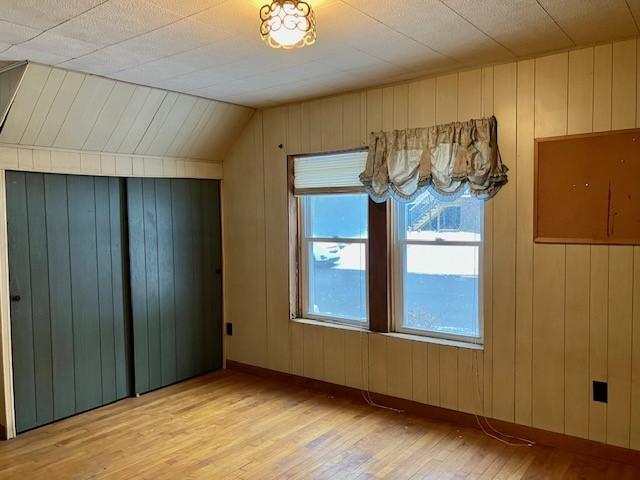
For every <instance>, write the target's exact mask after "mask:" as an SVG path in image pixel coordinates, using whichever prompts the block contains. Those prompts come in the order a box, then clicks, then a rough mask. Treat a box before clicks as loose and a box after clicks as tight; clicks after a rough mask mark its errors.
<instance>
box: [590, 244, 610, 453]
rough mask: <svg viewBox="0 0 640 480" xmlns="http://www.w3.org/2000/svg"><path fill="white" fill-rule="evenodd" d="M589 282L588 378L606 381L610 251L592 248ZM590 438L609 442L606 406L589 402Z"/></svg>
mask: <svg viewBox="0 0 640 480" xmlns="http://www.w3.org/2000/svg"><path fill="white" fill-rule="evenodd" d="M590 256H591V259H590V264H591V276H590V279H589V283H590V291H589V378H590V380H598V381H601V382H606V381H607V377H608V375H607V343H608V342H607V323H608V306H607V303H608V299H607V297H608V291H609V247H606V246H592V247H591V252H590ZM590 392H591V389H590ZM589 438H590V439H591V440H595V441H599V442H604V441H606V438H607V404H606V403H600V402H593V401H590V402H589Z"/></svg>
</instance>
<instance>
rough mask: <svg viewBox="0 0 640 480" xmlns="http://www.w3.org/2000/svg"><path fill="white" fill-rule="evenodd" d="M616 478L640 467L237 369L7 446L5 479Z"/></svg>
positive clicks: (636, 474)
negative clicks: (514, 440)
mask: <svg viewBox="0 0 640 480" xmlns="http://www.w3.org/2000/svg"><path fill="white" fill-rule="evenodd" d="M9 478H11V479H17V478H20V479H46V480H55V479H65V480H66V479H88V478H91V479H94V478H95V479H118V480H119V479H129V478H136V479H154V480H162V479H175V478H180V479H225V480H226V479H231V480H249V479H275V478H277V479H289V480H294V479H349V480H365V479H381V478H389V479H394V480H396V479H405V480H408V479H411V480H416V479H438V480H442V479H456V480H460V479H545V478H548V479H578V478H580V479H589V478H594V479H607V478H615V479H616V480H621V479H626V478H629V479H631V478H640V469H639V468H635V467H631V466H629V465H623V464H619V463H614V462H608V461H606V460H602V459H596V458H591V457H586V456H580V455H574V454H572V453H569V452H565V451H562V450H558V449H554V448H548V447H540V446H539V447H533V448H527V447H520V448H517V447H511V446H507V445H504V444H503V443H500V442H498V441H496V440H494V439H492V438H489V437H487V436H486V435H484V434H483V433H482V432H480V431H478V430H475V429H470V428H460V427H456V426H455V425H450V424H447V423H444V422H436V421H431V420H429V419H426V418H422V417H419V416H414V415H408V414H398V413H394V412H390V411H387V410H382V409H377V408H374V407H370V406H369V405H367V404H366V403H364V401H363V402H357V401H353V400H348V399H344V398H334V397H331V396H329V395H327V394H323V393H321V392H317V391H312V390H306V389H303V388H299V387H294V386H288V385H284V384H283V383H279V382H275V381H270V380H265V379H262V378H257V377H253V376H250V375H246V374H241V373H236V372H224V371H223V372H217V373H215V374H211V375H207V376H203V377H199V378H196V379H193V380H189V381H187V382H183V383H180V384H177V385H174V386H171V387H167V388H165V389H162V390H158V391H155V392H152V393H149V394H147V395H144V396H142V397H141V398H130V399H126V400H123V401H120V402H118V403H114V404H112V405H109V406H106V407H103V408H100V409H97V410H93V411H91V412H87V413H85V414H82V415H79V416H76V417H71V418H68V419H66V420H63V421H61V422H58V423H55V424H51V425H47V426H45V427H42V428H40V429H37V430H33V431H31V432H27V433H25V434H23V435H21V436H20V437H18V438H16V439H14V440H11V441H9V442H2V443H0V479H9Z"/></svg>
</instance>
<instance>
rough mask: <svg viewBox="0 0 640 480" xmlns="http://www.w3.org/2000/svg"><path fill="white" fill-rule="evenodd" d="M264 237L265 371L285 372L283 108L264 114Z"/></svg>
mask: <svg viewBox="0 0 640 480" xmlns="http://www.w3.org/2000/svg"><path fill="white" fill-rule="evenodd" d="M263 138H264V184H265V188H266V190H267V191H269V192H272V193H271V194H270V195H267V196H265V200H264V201H265V236H264V242H265V247H266V250H267V252H269V255H268V256H267V257H266V271H267V272H269V276H268V277H267V289H266V291H267V351H268V362H269V363H268V365H269V368H272V369H275V370H279V371H283V372H287V371H288V369H289V349H288V343H289V330H288V329H289V263H288V258H289V256H288V253H289V232H288V225H289V218H288V208H287V202H288V198H287V159H286V155H285V151H284V149H283V148H280V145H284V144H286V143H287V109H286V108H282V107H281V108H277V109H271V110H267V111H265V112H264V137H263Z"/></svg>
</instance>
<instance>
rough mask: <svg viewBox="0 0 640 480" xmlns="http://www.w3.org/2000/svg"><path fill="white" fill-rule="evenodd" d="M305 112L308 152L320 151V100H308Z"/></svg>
mask: <svg viewBox="0 0 640 480" xmlns="http://www.w3.org/2000/svg"><path fill="white" fill-rule="evenodd" d="M307 113H308V119H309V129H308V132H309V137H308V138H309V145H308V148H309V150H308V152H311V153H313V152H320V151H322V101H321V100H316V101H313V102H310V103H309V107H308V110H307Z"/></svg>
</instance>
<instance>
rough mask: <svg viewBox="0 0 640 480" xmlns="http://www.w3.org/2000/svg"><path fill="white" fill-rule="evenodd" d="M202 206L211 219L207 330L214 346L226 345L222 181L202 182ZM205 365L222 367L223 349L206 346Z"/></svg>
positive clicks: (206, 234) (206, 225)
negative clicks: (223, 328)
mask: <svg viewBox="0 0 640 480" xmlns="http://www.w3.org/2000/svg"><path fill="white" fill-rule="evenodd" d="M201 187H202V191H201V195H200V209H201V211H202V212H203V215H204V217H205V218H206V219H208V221H205V222H203V224H202V225H203V235H202V238H203V248H204V250H203V259H204V261H203V262H202V265H203V268H204V274H203V278H204V281H203V283H202V286H203V288H204V291H205V292H208V293H206V295H208V296H210V301H207V302H205V304H204V315H203V319H204V331H205V337H206V338H213V345H222V328H220V325H221V320H220V319H221V318H222V275H221V272H222V244H221V242H220V239H221V238H222V232H221V230H220V226H221V223H220V190H219V189H220V184H219V183H218V182H204V183H201ZM204 348H205V350H204V352H205V360H204V361H205V368H206V369H207V370H213V369H215V368H220V367H221V366H222V349H219V350H216V349H214V348H211V347H210V346H207V345H205V346H204Z"/></svg>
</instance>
